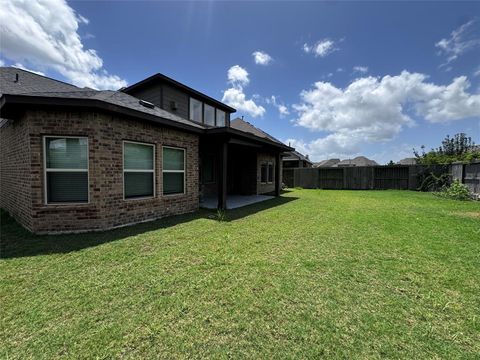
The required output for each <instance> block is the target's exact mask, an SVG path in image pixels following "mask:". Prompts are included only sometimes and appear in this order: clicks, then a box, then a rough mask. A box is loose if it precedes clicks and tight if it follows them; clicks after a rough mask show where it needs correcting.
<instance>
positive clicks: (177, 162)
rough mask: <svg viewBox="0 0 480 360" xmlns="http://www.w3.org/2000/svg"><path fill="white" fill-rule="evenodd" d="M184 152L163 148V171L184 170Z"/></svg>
mask: <svg viewBox="0 0 480 360" xmlns="http://www.w3.org/2000/svg"><path fill="white" fill-rule="evenodd" d="M184 160H185V159H184V150H183V149H172V148H168V147H164V148H163V170H184V166H185V164H184Z"/></svg>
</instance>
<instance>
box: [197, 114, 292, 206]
mask: <svg viewBox="0 0 480 360" xmlns="http://www.w3.org/2000/svg"><path fill="white" fill-rule="evenodd" d="M291 149H292V148H290V147H289V146H287V145H285V144H283V143H281V142H280V141H278V140H276V139H274V138H272V137H271V136H269V135H268V134H266V133H264V132H262V131H261V130H259V129H257V128H255V127H254V126H253V125H251V124H250V123H248V122H246V121H244V120H242V119H236V120H234V121H232V122H231V126H230V127H223V128H214V129H209V132H208V133H207V134H205V135H204V136H202V137H201V138H200V151H199V158H200V159H199V160H200V161H199V168H200V183H199V192H200V207H203V208H207V209H235V208H239V207H242V206H246V205H250V204H254V203H257V202H261V201H265V200H269V199H272V198H274V197H275V196H279V195H280V190H281V184H282V183H281V167H282V160H281V158H282V154H283V153H284V152H285V151H290V150H291Z"/></svg>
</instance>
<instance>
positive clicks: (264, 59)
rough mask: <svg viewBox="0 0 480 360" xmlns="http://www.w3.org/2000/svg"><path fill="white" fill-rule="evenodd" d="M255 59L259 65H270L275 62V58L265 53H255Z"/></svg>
mask: <svg viewBox="0 0 480 360" xmlns="http://www.w3.org/2000/svg"><path fill="white" fill-rule="evenodd" d="M252 56H253V59H254V60H255V64H257V65H268V64H270V63H271V62H272V61H273V58H272V57H271V56H270V55H268V54H267V53H266V52H264V51H260V50H259V51H255V52H254V53H253V54H252Z"/></svg>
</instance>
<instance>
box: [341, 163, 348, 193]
mask: <svg viewBox="0 0 480 360" xmlns="http://www.w3.org/2000/svg"><path fill="white" fill-rule="evenodd" d="M341 169H342V171H343V188H344V189H346V188H347V172H346V171H345V170H346V169H347V168H346V167H342V168H341Z"/></svg>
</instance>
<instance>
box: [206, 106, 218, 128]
mask: <svg viewBox="0 0 480 360" xmlns="http://www.w3.org/2000/svg"><path fill="white" fill-rule="evenodd" d="M204 108H205V113H204V116H203V122H204V123H205V125H209V126H215V108H214V107H213V106H210V105H207V104H205V105H204Z"/></svg>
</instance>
